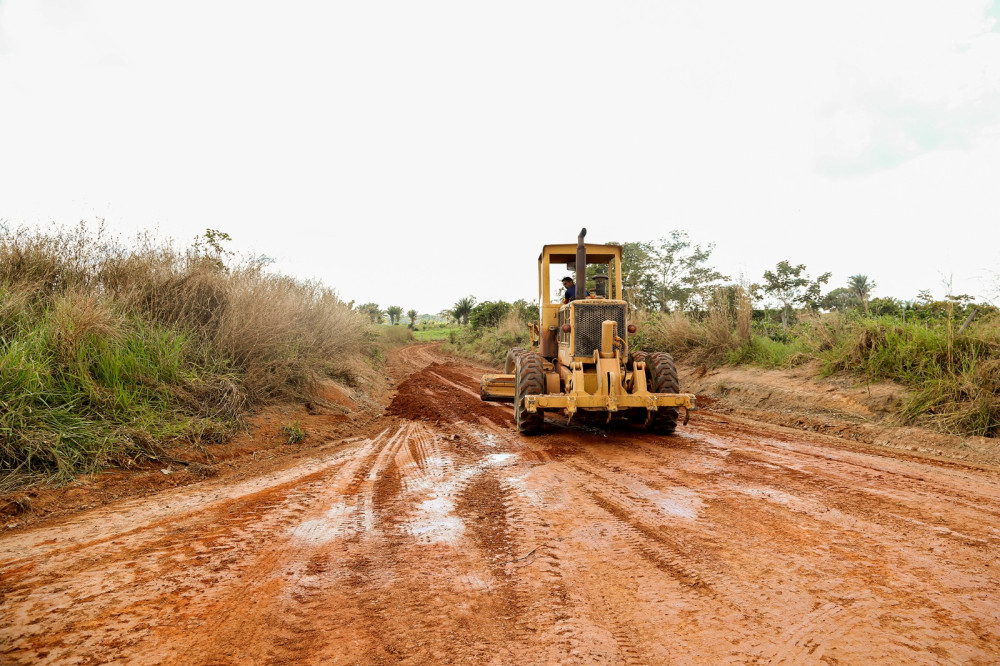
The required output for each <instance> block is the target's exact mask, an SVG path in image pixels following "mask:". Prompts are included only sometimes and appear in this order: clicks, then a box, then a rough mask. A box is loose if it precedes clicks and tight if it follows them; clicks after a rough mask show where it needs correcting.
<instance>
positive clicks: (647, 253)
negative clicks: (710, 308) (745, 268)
mask: <svg viewBox="0 0 1000 666" xmlns="http://www.w3.org/2000/svg"><path fill="white" fill-rule="evenodd" d="M714 249H715V245H714V244H711V243H710V244H709V245H707V246H705V247H702V246H700V245H695V244H693V243H692V242H691V239H690V238H689V237H688V235H687V233H686V232H683V231H676V230H675V231H671V232H670V236H669V237H668V238H660V239H658V240H655V241H652V242H648V243H624V244H622V291H623V292H624V293H623V296H624V298H625V300H627V301H628V302H629V303H631V304H632V305H633V306H635V307H638V308H643V309H650V310H651V309H657V310H660V311H661V312H670V311H671V310H697V309H700V308H701V307H703V306H704V304H705V303H707V302H708V300H709V298H710V297H711V294H712V292H713V291H714V290H715V288H716V287H717V286H719V283H720V282H722V281H724V280H728V279H729V278H728V277H727V276H725V275H723V274H722V273H720V272H718V271H716V270H715V269H714V268H712V267H710V266H708V265H707V262H708V259H709V257H710V256H711V254H712V251H713V250H714Z"/></svg>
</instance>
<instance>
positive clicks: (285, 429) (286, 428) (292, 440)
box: [281, 421, 306, 444]
mask: <svg viewBox="0 0 1000 666" xmlns="http://www.w3.org/2000/svg"><path fill="white" fill-rule="evenodd" d="M281 434H282V435H284V436H285V437H287V438H288V443H289V444H298V443H299V442H301V441H302V440H304V439H305V438H306V433H305V431H304V430H302V426H300V425H299V422H298V421H292V422H291V423H285V424H283V425H282V426H281Z"/></svg>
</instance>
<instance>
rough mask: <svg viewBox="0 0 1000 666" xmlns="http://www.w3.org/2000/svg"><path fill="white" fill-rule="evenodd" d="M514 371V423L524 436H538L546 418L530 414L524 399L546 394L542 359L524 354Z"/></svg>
mask: <svg viewBox="0 0 1000 666" xmlns="http://www.w3.org/2000/svg"><path fill="white" fill-rule="evenodd" d="M514 370H515V371H514V422H515V423H516V424H517V431H518V432H519V433H521V434H522V435H537V434H539V433H541V432H542V426H543V424H544V423H545V416H544V414H542V412H540V411H538V412H529V411H528V410H527V408H526V407H525V404H524V398H525V396H529V395H541V394H543V393H544V392H545V370H544V369H543V367H542V357H541V356H540V355H539V354H536V353H535V352H523V353H521V354H520V355H519V356H518V357H517V359H516V365H515V369H514Z"/></svg>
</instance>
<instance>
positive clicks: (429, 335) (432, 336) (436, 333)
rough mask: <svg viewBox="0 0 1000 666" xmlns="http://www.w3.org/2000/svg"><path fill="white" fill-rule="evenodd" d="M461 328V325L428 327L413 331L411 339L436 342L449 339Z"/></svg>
mask: <svg viewBox="0 0 1000 666" xmlns="http://www.w3.org/2000/svg"><path fill="white" fill-rule="evenodd" d="M462 330H464V329H463V328H462V327H461V326H444V327H441V328H428V329H424V330H417V331H414V332H413V339H414V340H416V341H417V342H438V341H441V340H450V339H451V338H452V336H454V335H458V334H459V333H460V332H461V331H462Z"/></svg>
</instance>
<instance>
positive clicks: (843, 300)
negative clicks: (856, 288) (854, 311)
mask: <svg viewBox="0 0 1000 666" xmlns="http://www.w3.org/2000/svg"><path fill="white" fill-rule="evenodd" d="M857 304H858V299H857V297H856V296H855V295H854V293H853V292H852V291H851V289H850V288H849V287H837V288H836V289H832V290H830V292H829V293H827V294H826V295H825V296H823V300H821V301H820V302H819V305H820V307H821V308H826V309H827V310H837V311H838V312H844V311H846V310H850V309H851V308H852V307H855V306H857Z"/></svg>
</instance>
